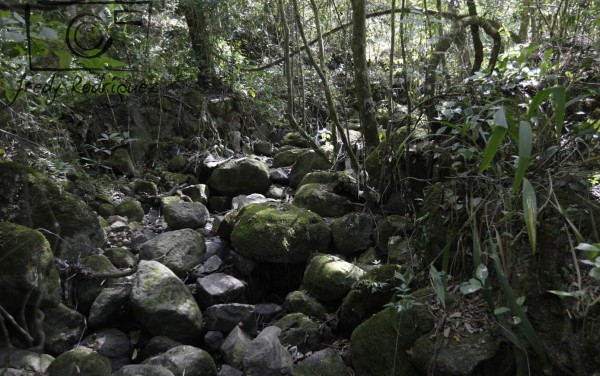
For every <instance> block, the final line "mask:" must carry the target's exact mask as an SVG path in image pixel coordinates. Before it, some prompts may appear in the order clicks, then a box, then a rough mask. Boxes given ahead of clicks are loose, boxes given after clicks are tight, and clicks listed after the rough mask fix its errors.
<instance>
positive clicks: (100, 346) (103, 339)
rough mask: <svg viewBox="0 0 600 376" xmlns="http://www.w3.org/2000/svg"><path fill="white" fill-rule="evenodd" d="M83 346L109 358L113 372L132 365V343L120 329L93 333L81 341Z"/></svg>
mask: <svg viewBox="0 0 600 376" xmlns="http://www.w3.org/2000/svg"><path fill="white" fill-rule="evenodd" d="M81 346H83V347H87V348H89V349H91V350H94V351H96V352H98V353H99V354H100V355H104V356H105V357H107V358H108V360H110V363H111V365H112V371H113V372H115V371H117V370H119V369H121V367H123V366H125V365H127V364H129V363H131V361H130V359H131V353H132V351H131V350H132V348H131V341H130V339H129V337H128V336H127V335H126V334H125V333H123V332H122V331H120V330H118V329H112V328H111V329H100V330H98V331H95V332H92V333H91V334H89V335H88V336H87V337H85V338H84V339H83V341H81Z"/></svg>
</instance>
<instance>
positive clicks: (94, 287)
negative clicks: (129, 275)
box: [75, 255, 119, 314]
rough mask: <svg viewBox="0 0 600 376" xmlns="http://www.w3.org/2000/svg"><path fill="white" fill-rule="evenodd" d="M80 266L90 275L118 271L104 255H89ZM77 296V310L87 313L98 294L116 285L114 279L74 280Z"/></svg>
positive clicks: (116, 281) (116, 280)
mask: <svg viewBox="0 0 600 376" xmlns="http://www.w3.org/2000/svg"><path fill="white" fill-rule="evenodd" d="M81 264H82V265H83V266H84V267H85V268H87V269H88V270H89V271H90V274H91V275H95V274H111V273H117V272H119V270H118V269H117V268H115V266H114V265H113V264H112V263H111V262H110V260H109V259H108V258H107V257H106V256H104V255H89V256H87V257H86V258H84V259H83V261H82V262H81ZM75 283H76V285H75V286H76V289H75V293H76V296H77V309H78V310H79V311H81V312H83V313H86V314H87V313H89V310H90V309H91V307H92V304H94V301H95V300H96V298H97V297H98V295H100V292H102V290H103V289H104V288H106V287H112V286H114V285H116V284H117V283H118V279H114V278H105V279H103V278H85V277H84V278H78V279H76V280H75Z"/></svg>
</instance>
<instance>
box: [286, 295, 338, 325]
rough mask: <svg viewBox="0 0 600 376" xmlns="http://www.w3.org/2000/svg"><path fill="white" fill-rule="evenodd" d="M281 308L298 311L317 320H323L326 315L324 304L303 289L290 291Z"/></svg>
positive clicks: (292, 311)
mask: <svg viewBox="0 0 600 376" xmlns="http://www.w3.org/2000/svg"><path fill="white" fill-rule="evenodd" d="M283 308H285V310H286V311H288V312H290V313H294V312H300V313H304V314H305V315H306V316H309V317H314V318H316V319H319V320H325V318H326V317H327V310H326V309H325V306H323V304H321V302H319V301H318V300H317V299H315V298H314V297H312V296H310V294H308V293H307V292H306V291H303V290H297V291H292V292H290V293H289V294H287V296H286V297H285V302H284V303H283Z"/></svg>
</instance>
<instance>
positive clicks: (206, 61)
mask: <svg viewBox="0 0 600 376" xmlns="http://www.w3.org/2000/svg"><path fill="white" fill-rule="evenodd" d="M180 6H181V9H182V10H183V13H184V16H185V22H186V23H187V26H188V30H189V33H190V41H191V43H192V51H193V52H194V57H195V58H196V66H197V67H198V84H199V85H200V87H202V88H208V87H211V86H214V85H215V84H217V80H216V79H215V77H216V75H215V67H214V61H213V54H212V45H211V41H210V20H209V18H208V15H209V11H210V9H208V6H207V4H205V3H204V0H184V1H182V2H181V3H180Z"/></svg>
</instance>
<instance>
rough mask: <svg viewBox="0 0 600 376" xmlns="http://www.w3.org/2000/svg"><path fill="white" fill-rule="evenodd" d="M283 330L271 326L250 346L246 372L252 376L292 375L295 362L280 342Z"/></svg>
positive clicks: (245, 360)
mask: <svg viewBox="0 0 600 376" xmlns="http://www.w3.org/2000/svg"><path fill="white" fill-rule="evenodd" d="M280 332H281V329H279V328H278V327H276V326H269V327H266V328H265V329H263V331H262V332H260V334H259V335H258V336H257V337H256V338H255V339H254V340H253V341H252V342H250V343H249V344H248V346H247V347H246V353H245V355H244V370H245V371H246V373H247V374H250V375H261V376H286V375H291V374H292V367H293V364H294V363H293V360H292V356H291V355H290V353H289V352H288V351H287V350H286V349H285V347H283V346H282V345H281V342H279V333H280Z"/></svg>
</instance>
